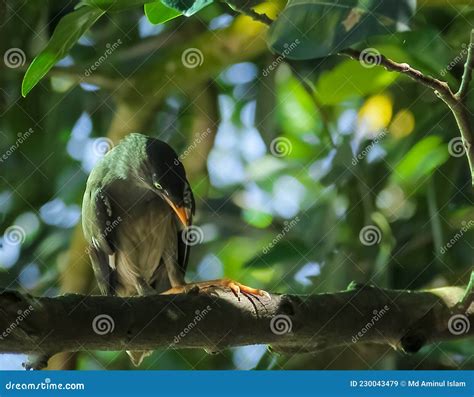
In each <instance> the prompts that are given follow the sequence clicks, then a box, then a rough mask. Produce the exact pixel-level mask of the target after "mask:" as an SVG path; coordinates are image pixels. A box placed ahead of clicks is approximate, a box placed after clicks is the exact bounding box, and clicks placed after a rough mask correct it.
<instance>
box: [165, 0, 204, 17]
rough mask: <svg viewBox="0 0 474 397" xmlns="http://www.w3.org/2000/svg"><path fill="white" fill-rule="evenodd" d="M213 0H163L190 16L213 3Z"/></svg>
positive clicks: (169, 5)
mask: <svg viewBox="0 0 474 397" xmlns="http://www.w3.org/2000/svg"><path fill="white" fill-rule="evenodd" d="M212 2H213V0H163V4H166V5H167V6H168V7H170V8H173V9H175V10H178V11H181V12H182V13H183V15H185V16H187V17H189V16H191V15H193V14H195V13H196V12H198V11H200V10H202V9H203V8H204V7H207V6H208V5H209V4H211V3H212Z"/></svg>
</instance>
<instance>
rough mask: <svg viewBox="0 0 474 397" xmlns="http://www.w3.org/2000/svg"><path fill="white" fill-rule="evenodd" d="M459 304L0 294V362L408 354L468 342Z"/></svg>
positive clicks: (370, 298)
mask: <svg viewBox="0 0 474 397" xmlns="http://www.w3.org/2000/svg"><path fill="white" fill-rule="evenodd" d="M464 294H465V291H464V289H463V288H457V287H446V288H440V289H435V290H429V291H419V292H414V291H396V290H384V289H378V288H374V287H361V288H353V289H350V290H347V291H343V292H338V293H333V294H319V295H311V296H296V295H276V294H273V295H271V299H270V300H267V299H266V298H265V299H263V298H261V299H260V301H256V300H253V301H251V300H249V299H247V298H245V297H242V299H241V301H238V300H237V299H236V298H235V297H234V296H233V294H232V293H230V292H228V291H224V290H216V292H215V294H212V295H209V294H198V293H190V294H187V295H156V296H148V297H133V298H118V297H106V296H83V295H64V296H60V297H56V298H46V297H42V298H34V297H31V296H27V295H22V294H20V293H17V292H11V291H10V292H8V291H7V292H3V293H2V294H0V307H1V308H2V310H1V311H0V313H1V316H0V330H3V334H0V336H1V338H0V352H13V353H37V354H42V355H44V356H50V355H51V354H54V353H57V352H60V351H81V350H88V349H98V350H125V349H132V350H147V349H156V348H159V347H177V348H206V349H207V350H212V351H218V350H221V349H223V348H226V347H230V346H239V345H250V344H270V345H272V347H273V348H274V349H275V350H279V351H282V352H292V353H296V352H307V351H317V350H322V349H326V348H329V347H334V346H341V345H349V344H353V343H367V342H370V343H379V344H387V345H390V346H393V347H394V348H399V349H402V350H404V351H407V352H416V351H418V350H419V349H420V348H421V347H422V346H424V345H425V344H427V343H431V342H435V341H440V340H447V339H453V338H460V337H466V336H470V337H472V336H473V335H474V303H473V304H470V305H469V307H467V308H466V306H462V305H459V304H458V302H459V301H461V300H462V297H463V296H464ZM471 325H473V326H471Z"/></svg>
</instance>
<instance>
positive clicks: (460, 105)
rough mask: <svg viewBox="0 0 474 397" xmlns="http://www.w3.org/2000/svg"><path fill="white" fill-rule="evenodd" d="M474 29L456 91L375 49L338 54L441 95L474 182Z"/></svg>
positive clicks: (443, 82) (473, 182)
mask: <svg viewBox="0 0 474 397" xmlns="http://www.w3.org/2000/svg"><path fill="white" fill-rule="evenodd" d="M473 46H474V30H473V31H471V39H470V42H469V47H468V52H467V57H466V58H467V59H466V63H465V65H464V72H463V75H462V79H461V84H460V87H459V90H458V92H457V93H455V94H454V93H453V91H451V89H450V88H449V85H448V83H446V82H445V81H441V80H438V79H435V78H433V77H431V76H427V75H425V74H423V73H422V72H420V71H419V70H417V69H414V68H412V67H411V66H410V65H408V64H407V63H398V62H395V61H392V60H391V59H388V58H387V57H386V56H384V55H382V54H380V53H378V54H376V55H373V54H371V56H370V57H364V53H363V52H361V51H358V50H354V49H347V50H343V51H341V52H340V54H341V55H346V56H348V57H350V58H352V59H355V60H357V61H359V62H366V63H367V62H368V63H373V64H375V65H380V66H383V67H384V68H385V69H387V70H390V71H392V72H397V73H401V74H404V75H406V76H408V77H410V78H411V79H413V80H415V81H416V82H418V83H420V84H423V85H424V86H426V87H428V88H430V89H432V90H433V91H434V93H435V94H436V95H437V96H438V97H440V98H441V99H442V100H443V101H444V102H445V103H446V105H447V106H448V107H449V109H450V110H451V112H452V113H453V115H454V118H455V119H456V123H457V125H458V128H459V131H460V133H461V138H462V143H463V146H464V149H465V152H466V157H467V160H468V163H469V170H470V171H471V183H472V185H473V186H474V131H473V126H472V118H471V114H470V112H469V110H468V108H467V105H466V100H467V93H468V90H469V85H470V82H471V79H472V69H473V66H474V51H473V48H472V47H473Z"/></svg>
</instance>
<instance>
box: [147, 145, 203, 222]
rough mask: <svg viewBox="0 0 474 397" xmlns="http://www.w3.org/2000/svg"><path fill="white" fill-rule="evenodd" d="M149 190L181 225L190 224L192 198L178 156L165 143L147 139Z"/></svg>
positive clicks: (192, 208) (192, 206) (192, 207)
mask: <svg viewBox="0 0 474 397" xmlns="http://www.w3.org/2000/svg"><path fill="white" fill-rule="evenodd" d="M146 154H147V158H148V170H149V173H150V174H149V183H150V185H151V186H150V189H152V190H153V191H154V192H155V193H156V194H158V195H159V196H160V197H161V198H162V199H163V200H164V201H165V202H166V203H167V204H168V205H169V206H170V207H171V208H172V210H173V211H174V213H175V214H176V216H177V217H178V219H179V220H180V221H181V223H182V224H183V225H184V226H185V227H187V226H190V224H191V218H192V215H193V212H194V198H193V194H192V191H191V187H190V186H189V183H188V180H187V179H186V172H185V170H184V167H183V164H182V163H181V161H180V160H179V157H178V155H177V154H176V152H175V151H174V150H173V148H172V147H171V146H169V145H168V144H167V143H165V142H163V141H160V140H158V139H154V138H148V141H147V145H146Z"/></svg>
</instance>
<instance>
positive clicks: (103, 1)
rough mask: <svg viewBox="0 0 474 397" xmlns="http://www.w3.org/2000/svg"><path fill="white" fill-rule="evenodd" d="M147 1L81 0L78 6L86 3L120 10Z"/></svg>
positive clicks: (100, 7)
mask: <svg viewBox="0 0 474 397" xmlns="http://www.w3.org/2000/svg"><path fill="white" fill-rule="evenodd" d="M149 1H150V0H82V1H81V2H80V3H79V6H81V5H88V6H90V7H94V8H98V9H100V10H103V11H122V10H126V9H128V8H133V7H137V6H141V5H143V4H145V3H148V2H149Z"/></svg>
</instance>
